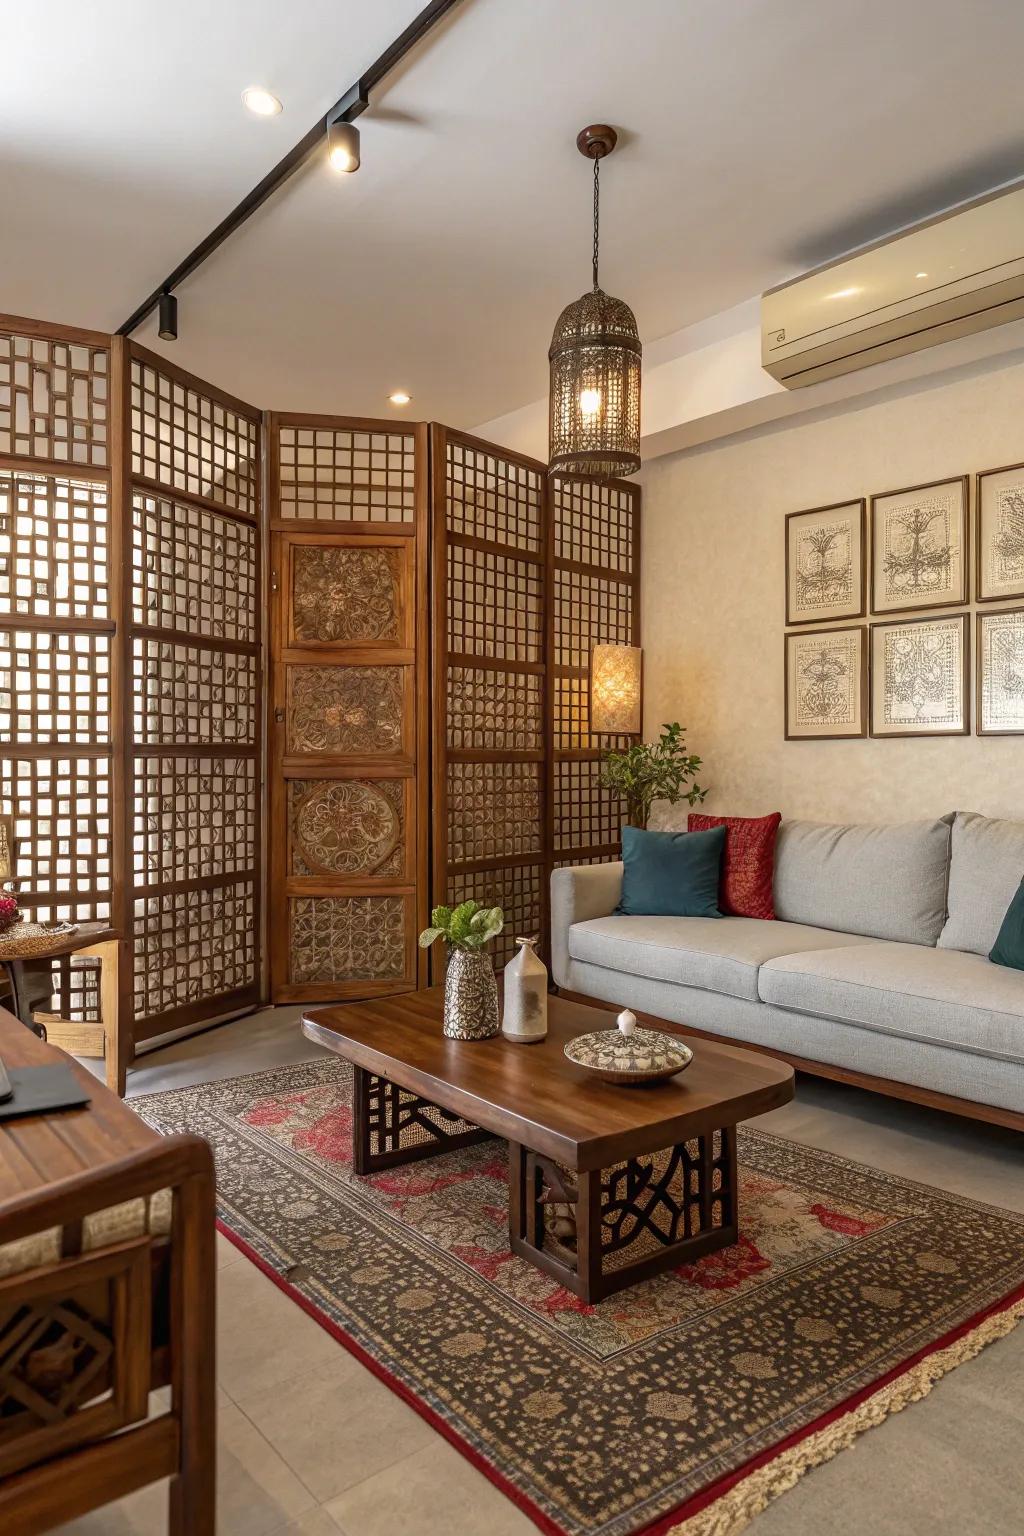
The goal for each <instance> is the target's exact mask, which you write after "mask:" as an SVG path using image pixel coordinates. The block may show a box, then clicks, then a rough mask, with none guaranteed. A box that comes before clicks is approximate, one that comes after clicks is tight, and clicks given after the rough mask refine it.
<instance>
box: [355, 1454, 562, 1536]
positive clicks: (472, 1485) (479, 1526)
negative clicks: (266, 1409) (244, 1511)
mask: <svg viewBox="0 0 1024 1536" xmlns="http://www.w3.org/2000/svg"><path fill="white" fill-rule="evenodd" d="M327 1510H328V1513H329V1514H330V1515H331V1516H332V1517H333V1519H334V1520H335V1522H336V1523H337V1524H338V1525H340V1526H341V1529H342V1530H343V1531H344V1533H345V1536H394V1533H395V1532H396V1531H402V1532H406V1533H408V1536H483V1533H486V1536H537V1527H536V1526H535V1525H534V1523H533V1521H532V1520H529V1519H527V1517H526V1515H524V1514H523V1512H522V1511H521V1510H519V1509H517V1508H516V1506H515V1505H514V1504H513V1503H512V1501H511V1500H510V1499H507V1498H506V1497H505V1495H504V1494H503V1493H500V1492H499V1491H498V1489H497V1488H495V1486H494V1484H493V1483H489V1482H488V1481H487V1479H486V1478H485V1477H484V1476H483V1474H482V1473H480V1472H478V1471H477V1470H476V1468H475V1467H473V1466H471V1465H470V1463H469V1462H468V1461H467V1460H466V1458H465V1457H464V1456H461V1455H460V1454H459V1452H458V1451H456V1450H455V1449H454V1448H453V1447H452V1446H450V1445H449V1444H448V1442H447V1441H446V1440H442V1439H441V1437H440V1436H439V1435H438V1436H435V1437H434V1443H433V1444H432V1445H429V1446H427V1447H426V1448H425V1449H424V1450H422V1451H417V1453H416V1455H415V1456H409V1457H407V1458H406V1459H405V1460H404V1461H400V1462H398V1463H397V1464H396V1465H395V1466H393V1467H388V1468H387V1470H386V1471H384V1472H378V1473H376V1474H375V1476H373V1477H368V1478H367V1479H366V1480H365V1481H364V1482H361V1483H357V1484H356V1486H355V1487H354V1488H350V1489H348V1491H347V1492H346V1493H343V1494H341V1495H340V1496H339V1497H338V1498H336V1499H331V1500H330V1501H329V1503H328V1504H327Z"/></svg>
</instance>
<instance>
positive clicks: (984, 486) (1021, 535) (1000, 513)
mask: <svg viewBox="0 0 1024 1536" xmlns="http://www.w3.org/2000/svg"><path fill="white" fill-rule="evenodd" d="M974 504H975V507H976V508H977V512H976V518H977V523H978V533H977V543H978V560H977V593H978V602H979V603H995V602H999V601H1000V600H1005V599H1006V598H1008V597H1024V464H1008V465H1006V467H1005V468H1004V469H985V470H982V472H981V474H980V475H979V476H978V486H977V496H976V498H975V503H974Z"/></svg>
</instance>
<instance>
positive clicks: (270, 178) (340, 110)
mask: <svg viewBox="0 0 1024 1536" xmlns="http://www.w3.org/2000/svg"><path fill="white" fill-rule="evenodd" d="M458 4H459V0H431V3H430V4H429V5H426V6H424V8H423V10H422V11H420V13H419V15H418V16H416V17H414V18H413V20H412V21H411V22H410V23H409V25H408V26H407V27H406V29H405V31H404V32H402V33H400V34H399V36H398V37H396V38H395V40H394V41H393V42H392V43H390V44H389V45H388V47H387V48H385V50H384V52H383V53H382V54H381V55H380V57H379V58H378V59H376V60H375V61H374V63H372V64H371V65H370V67H369V69H367V70H366V72H365V73H364V74H362V75H360V77H359V79H358V80H357V81H356V82H355V83H354V84H353V85H350V86H349V88H348V90H347V91H345V93H344V94H343V95H342V96H340V97H339V98H338V100H337V101H336V102H335V103H334V106H333V107H331V108H330V110H329V111H328V112H326V113H325V114H324V116H323V117H321V118H318V119H317V121H316V122H315V123H314V124H313V126H312V128H311V129H310V130H309V132H308V133H307V134H305V135H304V137H303V138H301V139H300V140H299V142H298V143H297V144H296V145H294V146H293V148H291V149H290V150H289V151H288V153H287V154H286V155H285V157H284V159H283V160H279V161H278V163H277V165H275V166H274V168H273V170H272V171H268V172H267V174H266V176H264V178H263V180H262V181H260V182H257V184H256V186H255V187H253V189H252V191H251V192H248V193H247V194H246V195H245V197H243V198H242V201H241V202H240V203H239V204H238V206H237V208H234V209H232V211H231V212H230V213H229V214H228V215H227V217H226V218H224V219H222V220H221V221H220V223H219V224H218V225H217V227H216V229H213V230H211V231H210V233H209V234H208V235H207V236H206V237H205V239H203V240H200V242H199V244H198V245H197V246H196V247H195V249H194V250H193V251H190V252H189V254H188V255H187V256H186V257H185V259H184V261H181V262H179V264H178V265H177V266H176V267H175V268H174V271H173V272H171V273H170V274H169V276H167V277H165V278H164V280H163V282H162V283H160V285H159V286H158V287H156V288H154V289H153V292H152V293H151V294H150V295H149V297H148V298H147V299H144V300H143V302H142V303H141V304H140V305H139V307H138V309H136V310H134V311H133V312H132V314H130V315H129V317H128V319H127V320H126V321H125V322H124V324H123V325H120V326H118V328H117V334H118V335H119V336H130V335H131V333H132V331H134V330H135V329H136V327H137V326H139V325H141V324H142V322H143V320H145V319H146V317H147V315H150V314H152V312H153V310H155V309H156V308H157V307H158V306H159V304H160V300H161V298H162V297H163V296H164V295H165V294H170V293H172V292H173V291H174V289H175V288H177V287H178V286H179V284H181V283H183V282H184V281H185V279H186V278H187V277H191V275H192V273H193V272H195V271H196V269H197V268H198V267H201V266H202V264H203V262H204V261H206V260H207V258H208V257H210V256H212V255H213V253H214V251H215V250H217V249H218V247H219V246H221V245H223V243H224V241H225V240H226V239H227V238H228V236H229V235H233V234H234V232H235V230H236V229H239V228H241V226H242V225H243V224H244V223H245V221H246V219H248V218H249V217H250V216H251V215H252V214H254V213H255V212H256V209H257V208H260V207H262V206H263V204H264V203H265V202H266V201H267V199H268V198H269V197H272V196H273V194H274V193H275V192H276V191H277V189H278V187H281V186H283V185H284V183H285V182H286V181H287V180H288V178H289V177H290V176H292V175H294V173H295V172H296V171H297V170H298V169H299V168H300V166H303V165H305V163H306V161H307V160H310V159H311V158H312V157H313V155H315V154H316V152H317V150H319V149H322V148H324V147H325V146H326V143H327V132H328V129H329V127H330V125H331V124H332V123H336V122H348V123H351V122H354V121H355V119H356V118H357V117H358V116H359V115H360V113H361V112H364V111H365V110H366V108H367V106H368V105H369V99H370V92H371V91H372V90H374V89H375V88H376V87H377V86H378V85H380V83H381V81H382V80H384V79H385V78H386V76H387V75H389V74H390V73H391V71H392V70H393V69H394V68H395V66H396V65H397V64H400V63H401V61H402V60H403V59H404V58H405V56H406V54H407V53H409V52H411V50H412V49H413V48H415V47H416V45H417V43H419V42H420V41H421V40H422V39H423V38H424V37H426V35H427V33H428V32H429V31H430V30H431V28H432V27H434V26H436V25H437V23H438V22H439V21H441V20H442V18H443V17H444V16H445V15H447V13H448V12H449V11H450V10H453V9H454V8H455V6H456V5H458Z"/></svg>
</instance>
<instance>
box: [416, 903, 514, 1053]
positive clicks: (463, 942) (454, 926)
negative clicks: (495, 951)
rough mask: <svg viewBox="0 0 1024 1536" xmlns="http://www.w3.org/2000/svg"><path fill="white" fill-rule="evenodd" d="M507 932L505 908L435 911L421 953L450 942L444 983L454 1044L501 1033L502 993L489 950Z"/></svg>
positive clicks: (469, 906)
mask: <svg viewBox="0 0 1024 1536" xmlns="http://www.w3.org/2000/svg"><path fill="white" fill-rule="evenodd" d="M504 926H505V914H504V912H503V911H502V910H501V908H500V907H484V906H481V904H480V902H478V901H462V902H460V903H459V905H458V906H457V907H435V908H434V910H433V911H432V912H431V914H430V927H429V928H424V930H423V932H422V933H421V934H420V948H421V949H429V948H430V946H431V944H433V943H434V942H435V940H436V939H444V941H445V947H446V948H447V950H448V970H447V973H446V975H445V980H444V1032H445V1034H446V1035H447V1036H448V1037H449V1039H451V1040H487V1039H489V1038H490V1036H491V1035H496V1034H497V1033H498V989H497V986H496V984H495V980H494V967H493V966H492V965H491V960H490V956H489V955H488V954H487V953H486V952H485V949H484V946H485V945H486V944H488V943H489V942H490V940H491V939H493V938H494V937H495V936H496V935H497V934H499V933H500V932H501V930H502V928H503V927H504Z"/></svg>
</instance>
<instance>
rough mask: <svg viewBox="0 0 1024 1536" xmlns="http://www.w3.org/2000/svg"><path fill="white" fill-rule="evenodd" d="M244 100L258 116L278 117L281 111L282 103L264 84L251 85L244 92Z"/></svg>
mask: <svg viewBox="0 0 1024 1536" xmlns="http://www.w3.org/2000/svg"><path fill="white" fill-rule="evenodd" d="M242 100H243V102H244V103H245V105H246V106H247V107H248V108H249V111H250V112H255V114H256V116H257V117H276V116H277V114H278V113H279V112H280V111H281V103H280V102H279V101H278V99H277V97H276V96H274V95H272V94H271V92H270V91H268V90H265V89H264V87H263V86H262V85H249V86H247V87H246V88H245V90H244V91H243V92H242Z"/></svg>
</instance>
